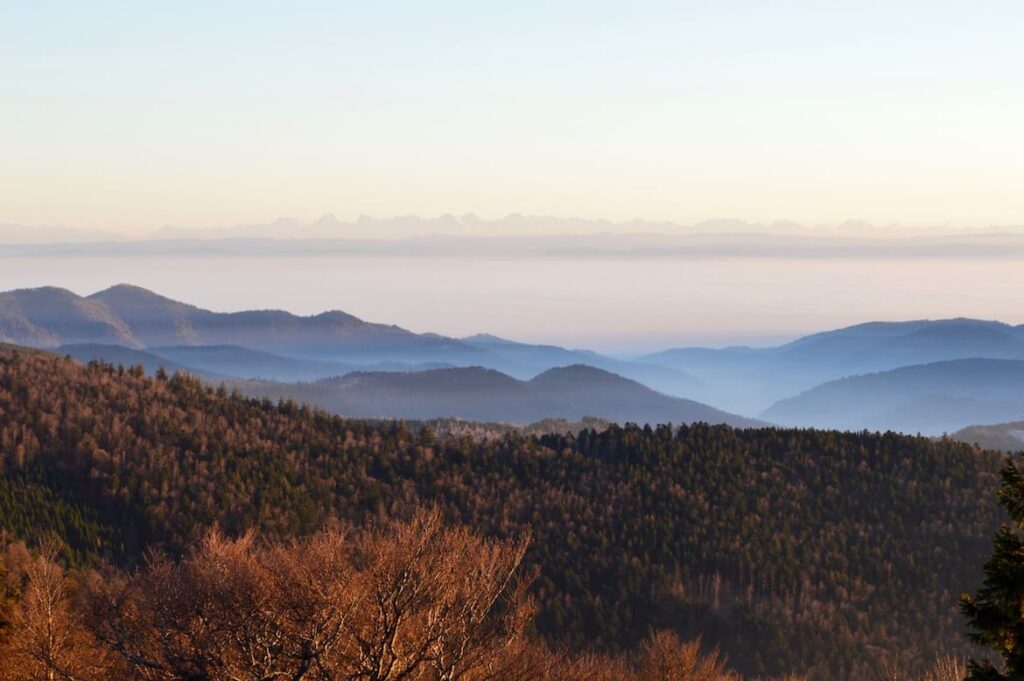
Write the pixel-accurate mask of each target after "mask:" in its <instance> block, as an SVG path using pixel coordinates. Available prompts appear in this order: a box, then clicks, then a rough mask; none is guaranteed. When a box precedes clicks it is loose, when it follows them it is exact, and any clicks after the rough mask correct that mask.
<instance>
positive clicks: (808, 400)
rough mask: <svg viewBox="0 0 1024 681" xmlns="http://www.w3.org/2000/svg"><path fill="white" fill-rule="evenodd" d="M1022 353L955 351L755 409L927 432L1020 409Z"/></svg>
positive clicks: (782, 420) (781, 418)
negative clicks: (1013, 356) (997, 355)
mask: <svg viewBox="0 0 1024 681" xmlns="http://www.w3.org/2000/svg"><path fill="white" fill-rule="evenodd" d="M1022 386H1024V361H1020V360H1005V359H961V360H952V361H945V362H933V363H930V364H920V365H914V366H909V367H902V368H899V369H893V370H891V371H884V372H879V373H873V374H865V375H860V376H851V377H847V378H842V379H838V380H835V381H830V382H828V383H825V384H823V385H820V386H817V387H815V388H812V389H811V390H808V391H806V392H804V393H802V394H800V395H797V396H796V397H792V398H788V399H784V400H781V401H779V402H777V403H776V404H774V405H773V406H772V407H771V408H769V409H768V410H766V411H765V412H763V414H762V417H763V418H765V419H767V420H769V421H772V422H773V423H779V424H782V425H801V426H811V427H817V428H838V429H846V430H861V429H869V430H883V431H884V430H899V431H902V432H911V433H914V432H920V433H924V434H930V435H939V434H942V433H951V432H954V431H957V430H960V429H961V428H964V427H965V426H968V425H971V424H975V423H993V422H1000V421H1008V420H1013V419H1019V418H1020V417H1021V416H1022V415H1024V388H1022Z"/></svg>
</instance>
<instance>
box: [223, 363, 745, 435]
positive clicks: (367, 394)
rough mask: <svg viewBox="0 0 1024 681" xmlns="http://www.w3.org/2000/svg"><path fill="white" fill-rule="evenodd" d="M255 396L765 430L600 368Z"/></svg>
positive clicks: (362, 410) (248, 389)
mask: <svg viewBox="0 0 1024 681" xmlns="http://www.w3.org/2000/svg"><path fill="white" fill-rule="evenodd" d="M236 385H237V386H238V387H240V388H241V389H242V391H243V392H245V393H248V394H250V395H254V396H264V395H269V396H271V397H274V398H292V399H294V400H296V401H298V402H306V403H309V404H315V405H317V406H320V407H323V408H325V409H328V410H330V411H334V412H337V413H339V414H345V415H348V416H358V417H367V418H379V417H401V418H407V419H419V420H426V419H437V418H446V417H453V418H460V419H468V420H473V421H488V422H494V421H497V422H501V421H510V422H514V423H533V422H536V421H540V420H542V419H548V418H556V419H567V420H570V421H578V420H580V419H583V418H584V417H588V416H597V417H601V418H605V419H609V420H613V421H618V422H620V423H626V422H635V423H676V424H679V423H692V422H696V421H702V422H706V423H725V424H728V425H732V426H736V427H753V426H757V425H764V424H763V423H760V422H758V421H755V420H753V419H748V418H744V417H742V416H737V415H735V414H729V413H727V412H724V411H721V410H718V409H715V408H713V407H709V406H708V405H706V404H701V403H700V402H695V401H693V400H687V399H683V398H679V397H671V396H669V395H664V394H662V393H658V392H656V391H654V390H651V389H650V388H648V387H646V386H644V385H641V384H640V383H637V382H636V381H631V380H629V379H627V378H623V377H622V376H618V375H616V374H613V373H610V372H607V371H603V370H601V369H596V368H594V367H589V366H583V365H573V366H568V367H561V368H557V369H549V370H548V371H545V372H544V373H542V374H540V375H538V376H536V377H535V378H533V379H531V380H529V381H521V380H518V379H515V378H512V377H511V376H508V375H506V374H502V373H500V372H498V371H494V370H493V369H484V368H482V367H460V368H455V369H434V370H428V371H419V372H412V373H406V372H356V373H351V374H347V375H345V376H341V377H338V378H328V379H323V380H320V381H317V382H315V383H297V384H295V383H293V384H281V383H268V382H262V381H249V382H242V383H236Z"/></svg>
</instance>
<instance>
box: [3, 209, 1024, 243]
mask: <svg viewBox="0 0 1024 681" xmlns="http://www.w3.org/2000/svg"><path fill="white" fill-rule="evenodd" d="M1019 230H1020V227H1007V226H989V227H983V228H962V229H956V228H950V227H900V226H898V225H885V226H881V227H879V226H875V225H871V224H869V223H866V222H863V221H859V220H847V221H845V222H841V223H830V224H819V225H801V224H799V223H796V222H792V221H788V220H782V221H775V222H771V223H762V222H748V221H745V220H736V219H714V220H704V221H702V222H697V223H694V224H685V225H684V224H679V223H675V222H667V221H653V220H627V221H619V222H614V221H610V220H592V219H586V218H565V217H554V216H550V215H523V214H519V213H511V214H509V215H506V216H504V217H501V218H496V219H487V218H481V217H479V216H477V215H474V214H472V213H467V214H464V215H451V214H445V215H441V216H439V217H436V218H424V217H419V216H416V215H403V216H397V217H391V218H374V217H370V216H366V215H361V216H359V217H358V218H356V219H355V220H340V219H338V218H337V217H335V216H334V215H332V214H329V213H328V214H326V215H323V216H321V217H319V218H317V219H316V220H312V221H303V220H299V219H296V218H285V217H282V218H278V219H276V220H272V221H270V222H265V223H259V224H244V225H234V226H229V227H212V228H186V227H178V226H170V225H169V226H165V227H162V228H160V229H156V230H152V231H149V232H146V233H143V234H142V238H143V239H153V240H173V239H196V238H198V239H400V238H405V239H408V238H417V237H423V236H428V235H447V236H507V235H521V236H531V235H551V234H557V235H593V234H611V233H614V234H802V235H806V234H826V235H829V234H832V235H844V236H872V235H880V234H896V235H900V236H908V235H937V234H951V233H952V234H958V233H994V232H1003V233H1005V232H1013V231H1019ZM125 238H126V237H125V236H124V235H121V234H118V233H116V232H110V231H103V230H85V229H77V228H72V227H64V226H30V225H20V224H12V223H3V224H0V243H5V244H9V243H60V242H65V243H73V242H86V241H112V240H119V239H125Z"/></svg>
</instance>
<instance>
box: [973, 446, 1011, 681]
mask: <svg viewBox="0 0 1024 681" xmlns="http://www.w3.org/2000/svg"><path fill="white" fill-rule="evenodd" d="M1002 478H1003V484H1002V486H1001V487H1000V490H999V503H1000V505H1002V506H1003V508H1005V509H1006V511H1007V513H1008V514H1009V516H1010V522H1009V523H1008V524H1005V525H1003V526H1002V528H1000V530H999V533H998V534H997V535H996V540H995V546H994V550H993V553H992V556H991V557H990V558H989V559H988V560H987V561H986V562H985V578H984V581H983V583H982V587H981V589H979V590H978V593H977V595H976V596H975V597H973V598H972V597H970V596H968V595H964V596H963V598H962V604H961V607H962V609H963V612H964V614H965V615H966V616H967V619H968V626H969V627H970V628H971V630H972V631H971V633H970V639H971V641H973V642H974V643H976V644H978V645H981V646H984V647H986V648H989V649H991V650H994V651H996V652H997V653H999V655H1000V657H1002V660H1003V671H1000V670H999V669H997V668H996V666H995V665H993V664H992V663H991V662H990V661H988V660H985V661H982V662H978V661H977V660H971V661H970V662H969V663H968V674H967V679H966V680H965V681H1001V680H1003V679H1022V678H1024V538H1022V531H1024V471H1022V470H1021V468H1020V467H1019V466H1018V465H1017V463H1015V462H1014V461H1012V460H1011V461H1009V462H1007V464H1006V466H1005V467H1004V469H1003V472H1002Z"/></svg>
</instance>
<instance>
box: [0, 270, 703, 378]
mask: <svg viewBox="0 0 1024 681" xmlns="http://www.w3.org/2000/svg"><path fill="white" fill-rule="evenodd" d="M0 341H7V342H11V343H16V344H20V345H27V346H31V347H39V348H57V347H60V346H62V345H81V344H89V345H117V346H123V347H127V348H135V349H143V348H145V349H147V350H148V351H150V352H151V353H153V354H155V355H157V356H159V357H163V358H165V359H167V360H170V361H173V362H177V363H180V364H184V365H188V366H190V367H193V368H194V369H197V370H200V371H202V372H207V373H215V374H218V375H227V376H238V377H243V378H267V379H272V380H280V381H305V380H315V379H317V378H324V377H328V376H337V375H339V374H344V373H348V372H350V371H354V370H357V369H363V370H378V371H379V370H387V371H409V370H417V369H424V368H439V367H444V366H484V367H488V368H491V369H495V370H498V371H501V372H503V373H507V374H509V375H511V376H515V377H516V378H523V379H525V378H532V377H533V376H535V375H537V374H538V373H540V372H542V371H545V370H547V369H550V368H553V367H558V366H566V365H569V364H588V365H591V366H595V367H598V368H601V369H605V370H608V371H612V372H615V373H618V374H621V375H623V376H625V377H627V378H632V379H634V380H638V381H641V382H643V383H645V384H647V385H649V386H650V387H652V388H655V389H657V390H660V391H662V392H666V393H670V394H685V393H687V392H690V391H692V390H695V389H697V388H699V387H701V382H700V381H698V380H696V379H695V378H693V377H692V376H690V375H688V374H687V373H685V372H683V371H680V370H677V369H672V368H668V367H659V366H654V365H651V364H649V363H644V362H630V361H624V360H619V359H614V358H611V357H607V356H604V355H600V354H598V353H595V352H590V351H586V350H568V349H565V348H560V347H556V346H549V345H529V344H526V343H516V342H513V341H507V340H504V339H500V338H496V337H493V336H486V335H481V336H473V337H470V338H465V339H457V338H449V337H446V336H441V335H438V334H432V333H424V334H417V333H413V332H411V331H407V330H405V329H402V328H400V327H397V326H392V325H386V324H374V323H371V322H366V321H363V320H361V319H358V318H357V317H354V316H352V315H350V314H347V313H345V312H340V311H330V312H324V313H321V314H318V315H312V316H299V315H294V314H291V313H289V312H284V311H282V310H251V311H244V312H230V313H222V312H211V311H209V310H204V309H201V308H198V307H195V306H194V305H189V304H187V303H182V302H179V301H176V300H172V299H170V298H166V297H164V296H161V295H158V294H156V293H153V292H152V291H148V290H146V289H143V288H139V287H137V286H128V285H118V286H113V287H111V288H109V289H106V290H103V291H100V292H98V293H94V294H92V295H90V296H84V297H83V296H78V295H76V294H74V293H72V292H71V291H68V290H66V289H60V288H52V287H47V288H37V289H21V290H16V291H8V292H6V293H0ZM217 346H230V347H219V348H218V347H217ZM188 348H195V349H188ZM230 348H242V350H233V349H230ZM254 351H255V352H254Z"/></svg>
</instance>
